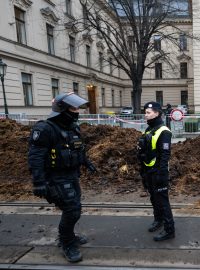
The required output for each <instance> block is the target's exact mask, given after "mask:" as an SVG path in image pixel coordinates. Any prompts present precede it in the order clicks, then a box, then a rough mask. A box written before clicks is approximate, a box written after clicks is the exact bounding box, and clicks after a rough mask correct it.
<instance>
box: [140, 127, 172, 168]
mask: <svg viewBox="0 0 200 270" xmlns="http://www.w3.org/2000/svg"><path fill="white" fill-rule="evenodd" d="M164 130H167V131H169V132H171V131H170V129H169V128H168V127H166V126H161V127H160V128H158V129H157V130H156V131H155V132H154V134H152V137H151V150H152V151H155V150H156V145H157V141H158V138H159V137H160V134H161V133H162V132H163V131H164ZM149 133H151V130H149V131H147V132H145V133H144V134H145V135H146V134H149ZM143 163H144V165H145V166H147V167H153V166H154V165H155V163H156V156H155V157H154V158H153V159H152V160H151V161H150V162H149V163H145V162H144V161H143Z"/></svg>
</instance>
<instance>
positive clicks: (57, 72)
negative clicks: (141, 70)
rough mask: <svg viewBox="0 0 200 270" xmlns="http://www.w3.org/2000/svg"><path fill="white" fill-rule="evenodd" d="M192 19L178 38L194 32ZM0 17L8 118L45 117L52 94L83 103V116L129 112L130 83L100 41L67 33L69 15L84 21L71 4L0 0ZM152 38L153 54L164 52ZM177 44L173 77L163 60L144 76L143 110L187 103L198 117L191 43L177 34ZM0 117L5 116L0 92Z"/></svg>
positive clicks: (199, 57)
mask: <svg viewBox="0 0 200 270" xmlns="http://www.w3.org/2000/svg"><path fill="white" fill-rule="evenodd" d="M196 1H197V0H196ZM197 2H198V1H197ZM197 13H198V12H196V13H195V12H193V21H192V20H191V18H187V19H182V20H179V22H178V23H179V26H180V27H182V28H183V33H185V32H187V33H188V34H191V35H192V34H194V33H195V34H198V33H199V32H200V20H199V19H198V16H197V15H195V14H197ZM0 14H1V16H0V58H2V60H3V61H4V62H5V63H6V64H7V66H8V67H7V73H6V76H5V91H6V99H7V104H8V109H9V113H26V114H27V115H35V116H36V115H47V114H48V113H49V111H50V108H51V100H52V99H53V98H54V96H55V95H56V94H57V93H59V92H71V91H74V92H76V93H78V94H80V95H81V96H82V97H83V98H86V99H88V100H89V101H90V107H89V109H88V110H87V111H83V113H91V114H95V113H106V112H108V111H114V112H116V113H117V112H119V110H120V108H121V107H122V106H131V97H132V94H131V92H132V85H131V81H130V80H129V79H128V77H127V75H126V74H125V73H124V72H123V71H122V70H120V69H118V68H114V65H112V61H113V60H112V57H111V56H110V55H109V51H108V49H107V48H106V46H105V44H103V42H102V39H101V37H100V36H98V35H96V36H88V35H85V34H84V33H80V32H78V31H77V29H76V27H71V20H73V18H74V17H81V16H84V10H82V6H81V4H80V3H79V1H78V0H76V1H72V0H2V1H0ZM169 31H170V29H169ZM154 38H155V41H154V42H155V51H156V48H157V47H156V46H158V48H159V46H162V47H163V49H165V50H166V49H168V48H167V44H163V42H162V43H161V42H160V41H159V37H158V36H156V37H154ZM177 38H178V39H180V49H177V48H171V47H170V48H169V51H170V53H171V57H173V58H174V63H175V65H177V67H178V68H177V69H176V70H177V71H174V70H175V69H173V67H169V66H167V65H166V64H165V63H162V62H159V63H156V64H155V68H153V69H150V70H147V71H146V72H145V75H144V79H143V93H142V105H143V104H144V103H145V102H147V101H149V100H157V101H158V102H160V103H161V104H162V105H163V106H165V105H166V104H167V103H171V104H172V105H173V106H174V107H176V106H177V105H178V104H188V106H189V108H190V110H191V111H195V112H200V94H199V91H198V88H199V84H200V79H198V78H200V76H199V75H200V74H199V73H200V71H199V68H198V66H199V64H198V63H199V61H200V54H199V50H198V46H199V45H198V41H197V40H196V42H194V41H193V40H192V39H190V40H189V39H187V38H186V37H185V35H184V34H183V35H182V36H178V37H177ZM105 57H106V58H107V59H108V61H107V62H106V63H105V62H104V61H103V58H105ZM152 57H153V56H152ZM0 112H4V100H3V94H2V88H1V86H0Z"/></svg>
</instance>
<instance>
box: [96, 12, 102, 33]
mask: <svg viewBox="0 0 200 270" xmlns="http://www.w3.org/2000/svg"><path fill="white" fill-rule="evenodd" d="M96 25H97V35H98V36H99V37H101V18H100V17H99V16H98V15H97V16H96Z"/></svg>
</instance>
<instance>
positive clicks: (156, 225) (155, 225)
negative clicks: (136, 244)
mask: <svg viewBox="0 0 200 270" xmlns="http://www.w3.org/2000/svg"><path fill="white" fill-rule="evenodd" d="M162 225H163V223H162V221H157V220H155V221H154V222H153V223H152V224H151V226H150V227H149V229H148V231H149V232H155V231H157V230H158V229H159V228H160V227H162Z"/></svg>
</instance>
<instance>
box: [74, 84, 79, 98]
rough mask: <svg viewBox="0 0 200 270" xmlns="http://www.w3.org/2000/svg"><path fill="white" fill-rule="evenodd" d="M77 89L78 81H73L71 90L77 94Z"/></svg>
mask: <svg viewBox="0 0 200 270" xmlns="http://www.w3.org/2000/svg"><path fill="white" fill-rule="evenodd" d="M78 89H79V85H78V83H77V82H73V91H74V93H75V94H77V95H78Z"/></svg>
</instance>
